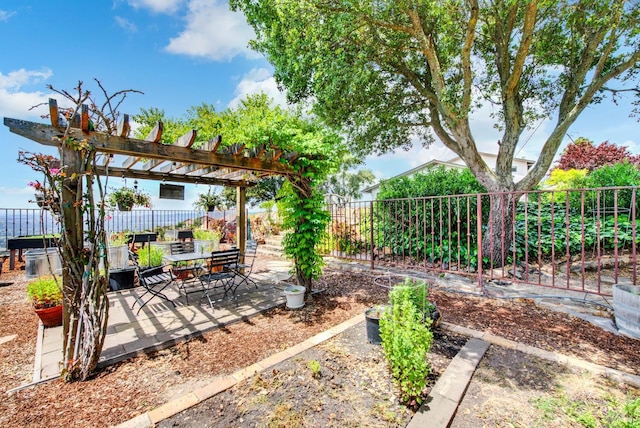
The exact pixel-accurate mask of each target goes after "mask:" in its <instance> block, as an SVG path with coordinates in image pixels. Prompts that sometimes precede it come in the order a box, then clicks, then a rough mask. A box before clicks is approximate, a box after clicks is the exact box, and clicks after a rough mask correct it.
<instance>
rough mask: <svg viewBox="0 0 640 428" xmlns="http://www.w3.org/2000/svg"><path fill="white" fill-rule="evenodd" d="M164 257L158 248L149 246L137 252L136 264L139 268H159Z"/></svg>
mask: <svg viewBox="0 0 640 428" xmlns="http://www.w3.org/2000/svg"><path fill="white" fill-rule="evenodd" d="M163 256H164V254H163V252H162V249H161V248H160V247H155V246H149V247H146V248H142V249H140V250H139V251H138V263H139V264H140V266H143V267H144V266H152V267H153V266H161V265H162V257H163Z"/></svg>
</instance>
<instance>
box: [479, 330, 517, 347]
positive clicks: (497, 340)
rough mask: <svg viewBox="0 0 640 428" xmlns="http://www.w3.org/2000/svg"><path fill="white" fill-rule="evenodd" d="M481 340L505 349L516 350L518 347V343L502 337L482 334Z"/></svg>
mask: <svg viewBox="0 0 640 428" xmlns="http://www.w3.org/2000/svg"><path fill="white" fill-rule="evenodd" d="M482 340H485V341H487V342H489V343H492V344H494V345H497V346H502V347H503V348H507V349H516V348H517V347H518V342H514V341H513V340H509V339H505V338H504V337H502V336H496V335H495V334H491V333H485V334H483V335H482Z"/></svg>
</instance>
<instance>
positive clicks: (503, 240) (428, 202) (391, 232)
mask: <svg viewBox="0 0 640 428" xmlns="http://www.w3.org/2000/svg"><path fill="white" fill-rule="evenodd" d="M329 210H330V212H331V217H332V220H331V222H330V224H329V227H328V233H327V238H326V240H325V242H324V243H323V245H322V250H323V252H324V253H325V254H327V255H333V256H337V257H342V258H347V259H354V260H358V261H361V262H366V263H368V264H370V266H371V267H372V268H374V267H384V266H398V267H404V268H413V269H425V270H430V271H435V272H441V273H446V272H451V273H456V274H462V275H467V276H473V277H475V278H477V280H478V283H479V284H481V282H482V281H487V280H504V279H507V280H508V281H511V282H517V283H525V284H534V285H539V286H545V287H552V288H562V289H565V290H571V291H580V292H585V293H596V294H600V295H605V296H608V295H611V293H612V291H611V286H612V285H613V284H614V283H628V284H636V283H637V274H638V272H637V266H636V261H637V243H638V234H637V213H638V200H637V189H636V188H635V187H609V188H601V189H577V190H566V191H531V192H519V193H494V194H489V193H488V194H477V195H476V194H474V195H453V196H441V197H426V198H408V199H394V200H380V201H369V202H353V203H348V204H342V205H338V204H334V205H331V206H329Z"/></svg>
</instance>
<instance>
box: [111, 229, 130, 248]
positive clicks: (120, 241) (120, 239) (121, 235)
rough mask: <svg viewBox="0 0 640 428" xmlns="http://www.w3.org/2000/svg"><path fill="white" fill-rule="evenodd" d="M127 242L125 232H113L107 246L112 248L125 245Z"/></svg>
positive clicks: (127, 238)
mask: <svg viewBox="0 0 640 428" xmlns="http://www.w3.org/2000/svg"><path fill="white" fill-rule="evenodd" d="M128 241H129V237H128V233H127V232H113V233H112V234H111V235H109V245H110V246H112V247H117V246H121V245H127V243H128Z"/></svg>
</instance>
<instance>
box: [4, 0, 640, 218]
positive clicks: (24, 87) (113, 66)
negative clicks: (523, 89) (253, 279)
mask: <svg viewBox="0 0 640 428" xmlns="http://www.w3.org/2000/svg"><path fill="white" fill-rule="evenodd" d="M253 36H254V34H253V30H252V29H251V27H250V26H249V25H248V24H247V23H246V21H245V19H244V16H243V15H242V14H241V13H234V12H231V11H230V10H229V7H228V5H227V3H226V2H224V1H218V0H111V1H97V2H93V1H92V2H86V1H76V0H66V1H55V2H54V1H44V0H32V1H27V0H12V1H8V0H0V52H2V54H1V55H0V117H10V118H16V119H23V120H30V121H35V122H43V123H46V120H45V119H42V118H41V117H40V115H41V114H46V113H47V110H46V108H44V107H40V108H36V109H31V107H33V106H36V105H38V104H40V103H46V102H47V101H48V99H49V98H50V97H52V96H53V97H54V98H58V99H60V97H59V96H58V95H56V94H52V93H51V91H49V90H48V89H47V85H52V86H53V87H55V88H58V89H66V90H71V89H72V88H74V87H75V86H76V85H77V83H78V81H80V80H82V81H84V82H85V84H86V85H87V87H88V88H91V89H97V87H96V85H95V84H94V82H93V79H98V80H100V81H101V82H102V84H103V85H104V86H105V88H106V89H107V91H109V92H115V91H118V90H123V89H135V90H139V91H142V92H143V93H144V94H140V95H139V94H131V95H129V96H128V97H127V99H126V100H125V102H124V103H123V105H122V106H121V108H120V111H121V112H123V113H129V114H131V115H133V114H136V113H138V112H139V111H140V109H141V108H150V107H156V108H160V109H162V110H164V111H165V113H166V115H167V116H169V117H176V118H177V117H181V116H183V115H184V114H185V113H186V111H187V110H188V108H189V107H191V106H196V105H200V104H202V103H203V102H205V103H208V104H213V105H215V106H216V109H217V110H218V111H222V110H224V109H226V108H228V107H233V106H236V105H237V104H238V102H239V100H241V99H243V98H244V97H245V96H246V95H248V94H253V93H258V92H265V93H267V94H268V95H269V96H270V97H272V98H273V99H274V101H275V102H277V103H280V104H283V105H284V104H285V96H284V95H283V94H282V93H280V92H279V91H278V88H277V85H276V82H275V80H274V79H273V76H272V71H273V69H272V67H271V66H270V64H269V63H268V62H267V61H266V59H265V58H264V57H263V56H262V55H260V54H258V53H256V52H253V51H251V50H250V49H249V48H248V42H249V40H250V39H251V38H252V37H253ZM630 105H631V101H630V100H629V99H624V98H623V99H622V100H621V102H620V103H619V105H617V106H616V105H614V104H612V103H610V102H605V103H604V104H601V105H596V106H593V107H590V108H588V110H587V111H586V112H585V113H583V114H582V116H581V117H580V118H579V119H578V121H577V122H576V123H575V124H574V125H573V126H572V127H571V128H570V130H569V132H568V134H567V137H566V138H565V143H564V145H566V144H567V143H568V142H569V141H570V140H571V139H575V138H577V137H586V138H589V139H591V140H593V141H594V142H596V143H600V142H602V141H609V142H611V143H615V144H618V145H623V146H627V147H628V148H629V150H630V151H631V152H633V153H640V124H639V123H638V121H637V119H636V118H630V117H629V112H630V111H631V107H630ZM489 113H490V112H489V111H488V110H487V109H483V110H481V111H479V112H478V113H476V114H475V115H474V118H473V120H472V130H473V133H474V136H475V138H476V142H477V144H478V147H479V149H480V150H481V151H485V152H496V151H497V146H496V142H497V141H498V139H499V138H500V135H499V133H498V132H497V131H496V130H495V129H494V127H493V120H492V119H491V117H490V114H489ZM550 131H551V125H550V123H549V122H548V121H545V122H541V123H537V124H536V125H535V127H534V128H533V129H529V130H527V131H525V133H524V134H523V138H522V139H521V144H520V146H519V148H518V150H517V157H522V158H526V159H530V160H535V159H537V157H538V154H539V149H540V147H541V145H542V143H543V142H544V140H545V138H546V137H547V136H548V134H549V133H550ZM20 150H25V151H28V152H45V153H49V154H57V152H56V150H55V149H54V148H50V147H45V146H43V145H40V144H38V143H35V142H32V141H30V140H27V139H25V138H23V137H19V136H17V135H14V134H12V133H10V132H9V130H8V128H7V127H6V126H4V124H2V125H1V126H0V208H35V207H36V205H35V204H34V203H30V202H29V201H30V200H33V199H34V196H33V189H32V188H31V187H29V185H28V183H29V182H31V181H34V180H36V179H39V178H41V177H39V174H37V173H35V172H34V171H32V170H31V169H30V168H29V167H27V166H25V165H22V164H18V163H17V161H16V160H17V157H18V151H20ZM453 157H454V154H453V153H452V152H449V151H447V150H446V149H445V148H444V147H443V146H441V145H440V144H436V145H433V146H431V147H430V148H428V149H427V148H424V147H422V145H421V143H420V142H419V141H416V142H415V144H414V147H413V148H412V149H411V150H409V151H404V150H398V151H396V152H393V153H388V154H385V155H383V156H380V157H379V156H369V157H367V158H366V159H365V164H364V166H363V167H364V168H368V169H371V170H372V171H373V172H374V174H375V175H376V176H377V177H378V178H389V177H392V176H395V175H397V174H400V173H401V172H403V171H406V170H408V169H411V168H414V167H416V166H418V165H420V164H423V163H425V162H428V161H429V160H431V159H439V160H448V159H450V158H453ZM124 184H126V185H128V186H129V187H131V186H132V184H133V183H132V182H131V180H130V179H129V180H128V181H127V182H126V183H125V180H123V179H121V178H114V177H111V178H109V181H108V189H110V188H116V187H121V186H122V185H124ZM139 187H140V188H141V189H143V190H146V191H147V192H148V193H149V194H151V196H152V198H153V206H154V208H156V209H192V208H193V202H194V201H195V199H196V197H197V195H198V194H199V193H204V192H206V191H207V190H208V187H206V186H202V185H200V186H196V185H187V187H186V193H185V200H184V201H175V200H161V199H158V193H159V183H158V182H151V181H141V182H140V183H139Z"/></svg>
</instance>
